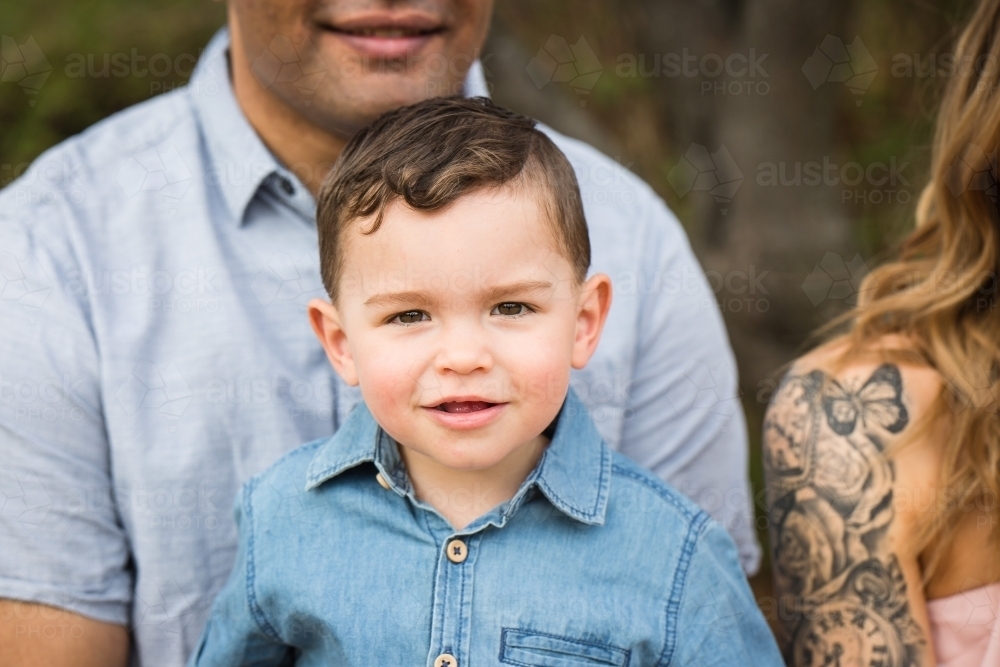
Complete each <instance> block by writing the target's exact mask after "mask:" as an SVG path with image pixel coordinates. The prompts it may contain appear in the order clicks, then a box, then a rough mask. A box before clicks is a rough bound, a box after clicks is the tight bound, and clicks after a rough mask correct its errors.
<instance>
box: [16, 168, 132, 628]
mask: <svg viewBox="0 0 1000 667" xmlns="http://www.w3.org/2000/svg"><path fill="white" fill-rule="evenodd" d="M44 167H45V165H44V164H42V166H41V167H37V169H42V168H44ZM30 173H31V172H29V174H30ZM20 183H21V181H15V183H13V184H11V185H10V186H9V187H8V188H7V189H6V190H5V191H4V192H2V193H0V211H2V213H0V462H2V464H0V544H2V545H3V558H0V597H3V598H9V599H15V600H24V601H29V602H38V603H44V604H48V605H54V606H56V607H61V608H64V609H68V610H70V611H73V612H75V613H79V614H82V615H84V616H88V617H91V618H94V619H97V620H101V621H105V622H111V623H118V624H126V623H127V622H128V618H129V609H130V603H131V589H132V573H131V570H130V567H129V548H128V540H127V537H126V534H125V530H124V529H123V527H122V522H121V520H120V518H119V515H118V511H117V509H116V504H115V495H114V492H113V484H112V474H111V461H110V455H109V447H108V439H107V434H106V430H105V424H104V418H103V413H102V409H101V405H102V397H101V388H100V368H99V350H98V346H97V343H96V341H95V336H94V332H93V330H92V326H91V322H90V317H89V312H88V305H87V301H86V294H85V293H84V290H81V289H78V288H79V286H80V284H81V281H80V274H81V272H80V268H79V266H78V263H77V260H76V257H75V255H74V253H73V250H72V241H71V234H70V233H69V232H68V231H67V227H68V225H67V220H68V217H69V216H70V215H71V212H70V211H69V206H68V205H66V203H65V202H64V201H62V200H61V198H60V193H58V192H54V191H47V190H45V189H29V188H28V187H27V186H25V187H21V186H20V185H19V184H20ZM22 195H24V196H25V197H27V198H29V203H28V204H21V203H20V199H21V196H22ZM36 197H37V198H39V199H40V201H34V202H33V203H31V201H30V200H31V199H33V198H36Z"/></svg>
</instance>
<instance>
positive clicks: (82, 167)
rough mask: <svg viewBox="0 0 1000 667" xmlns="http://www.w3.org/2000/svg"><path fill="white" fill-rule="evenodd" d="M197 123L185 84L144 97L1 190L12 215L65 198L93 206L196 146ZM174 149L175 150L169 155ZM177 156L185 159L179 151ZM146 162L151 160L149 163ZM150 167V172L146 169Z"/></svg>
mask: <svg viewBox="0 0 1000 667" xmlns="http://www.w3.org/2000/svg"><path fill="white" fill-rule="evenodd" d="M197 128H198V124H197V119H196V115H195V110H194V106H193V105H192V103H191V99H190V95H189V93H188V90H187V89H186V88H181V89H178V90H176V91H171V92H168V93H165V94H163V95H158V96H156V97H154V98H151V99H149V100H146V101H144V102H140V103H138V104H135V105H133V106H130V107H128V108H126V109H123V110H121V111H119V112H117V113H114V114H112V115H111V116H108V117H107V118H105V119H103V120H101V121H99V122H97V123H95V124H94V125H91V126H90V127H88V128H87V129H86V130H84V131H83V132H81V133H80V134H77V135H74V136H72V137H70V138H68V139H65V140H64V141H62V142H60V143H58V144H56V145H55V146H53V147H51V148H49V149H48V150H46V151H45V152H43V153H42V154H41V155H39V156H38V157H37V158H36V159H35V160H34V161H33V162H32V163H31V165H30V166H29V167H28V168H27V170H25V172H24V173H23V174H22V175H21V176H20V177H19V178H18V179H17V180H15V181H13V182H12V183H10V184H9V185H8V186H7V187H6V188H4V189H3V190H0V202H3V205H2V207H3V208H4V209H5V212H6V213H8V214H13V213H14V212H15V211H17V210H24V207H29V208H34V207H36V206H38V205H45V204H52V203H64V204H66V205H68V206H71V207H75V208H89V207H90V206H92V205H93V204H94V202H95V199H96V198H107V197H108V196H109V193H110V194H111V195H112V196H113V193H115V192H116V191H118V192H120V194H121V195H122V196H123V197H126V196H127V194H128V190H129V187H130V186H131V185H132V183H131V181H133V180H135V177H136V176H137V175H138V174H139V172H143V173H145V172H148V171H155V170H157V169H158V168H162V166H160V165H159V164H152V162H156V161H157V160H159V162H161V163H162V162H163V161H164V160H170V159H171V158H172V157H173V154H172V153H171V152H177V151H180V152H181V153H186V152H187V151H189V150H190V149H191V147H194V146H197V141H198V129H197ZM168 153H170V154H168ZM178 158H179V159H181V160H183V161H184V162H185V167H186V163H187V162H189V161H190V158H188V159H187V160H184V158H182V157H180V155H179V154H178ZM144 162H145V163H146V164H144ZM143 170H145V171H143Z"/></svg>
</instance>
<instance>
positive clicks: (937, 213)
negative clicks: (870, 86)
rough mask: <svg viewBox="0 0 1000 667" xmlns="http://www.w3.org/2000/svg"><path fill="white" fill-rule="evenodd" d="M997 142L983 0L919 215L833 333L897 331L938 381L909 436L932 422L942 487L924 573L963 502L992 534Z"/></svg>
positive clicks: (966, 39) (997, 28) (996, 54)
mask: <svg viewBox="0 0 1000 667" xmlns="http://www.w3.org/2000/svg"><path fill="white" fill-rule="evenodd" d="M998 144H1000V0H984V1H983V2H981V3H980V4H979V6H978V7H977V8H976V10H975V12H974V13H973V16H972V17H971V19H970V20H969V23H968V25H967V26H966V28H965V30H964V31H963V32H962V34H961V36H960V37H959V40H958V45H957V48H956V52H955V60H954V72H953V75H952V77H951V79H950V80H949V82H948V84H947V86H946V88H945V90H944V95H943V99H942V103H941V108H940V111H939V115H938V119H937V125H936V130H935V135H934V142H933V148H932V154H931V169H930V180H929V182H928V184H927V186H926V187H925V188H924V190H923V192H922V193H921V195H920V198H919V200H918V204H917V211H916V227H915V229H914V230H913V231H912V232H911V233H910V234H909V236H908V237H907V238H906V239H905V241H904V242H903V245H902V248H901V250H900V253H899V256H898V258H896V259H895V260H894V261H891V262H889V263H887V264H885V265H883V266H880V267H878V268H877V269H876V270H874V271H872V272H871V273H870V274H869V275H868V276H867V277H866V279H865V280H864V282H863V284H862V286H861V289H860V290H859V299H858V305H857V307H856V308H855V309H854V310H853V311H852V312H850V313H848V314H847V315H845V316H844V317H843V318H842V319H840V320H839V322H841V323H843V322H850V324H851V326H850V330H849V332H848V333H846V334H844V335H843V336H841V337H838V338H837V339H835V340H834V341H831V342H830V344H831V345H833V344H843V343H846V345H845V346H844V347H843V348H842V349H844V350H845V352H844V354H843V356H842V357H841V359H842V360H843V359H846V358H848V357H853V356H855V355H859V354H863V353H864V351H866V350H871V349H873V348H875V347H878V342H879V340H880V339H882V338H883V337H884V336H887V335H891V334H901V335H902V336H903V337H905V339H907V340H908V341H911V342H912V349H911V350H910V351H909V354H908V355H907V358H908V359H909V360H911V361H912V360H913V359H917V360H918V361H919V362H920V363H922V364H924V365H927V366H929V367H931V368H933V369H934V370H935V371H936V372H937V373H938V374H939V375H940V376H941V378H942V380H943V382H944V389H943V390H942V392H941V394H940V395H939V396H938V397H937V400H936V401H935V404H934V406H933V408H932V409H931V410H930V411H929V412H928V414H926V415H924V417H923V418H922V419H920V420H919V421H918V422H916V423H915V424H914V425H913V427H914V428H912V429H909V431H910V433H909V436H908V437H907V441H910V440H912V439H913V437H914V436H919V435H922V434H927V433H929V432H930V429H931V428H932V427H934V428H935V430H934V433H935V434H937V433H941V434H942V435H941V436H940V442H941V446H942V447H943V448H944V449H943V453H944V457H943V465H942V470H941V476H942V477H941V482H942V484H943V487H942V488H943V489H945V493H944V494H942V497H941V498H939V499H938V502H937V503H936V504H935V506H934V509H933V512H932V514H933V516H932V520H931V521H929V522H927V523H925V524H923V525H922V526H921V527H920V528H919V529H918V530H919V531H920V532H919V534H918V535H917V539H916V540H915V544H914V545H911V546H912V547H913V548H914V549H915V553H917V554H920V556H921V560H922V563H923V571H924V572H923V574H924V581H925V582H926V581H928V580H929V579H930V577H931V575H932V574H933V573H934V572H935V570H936V569H937V568H938V566H939V565H940V562H941V558H942V556H943V555H944V554H945V552H946V551H947V548H948V547H949V546H950V544H951V539H950V538H951V537H952V535H953V533H954V531H955V528H956V527H957V526H958V524H959V519H960V518H961V516H962V515H963V513H965V512H967V511H968V510H969V509H970V508H978V509H979V510H984V511H986V512H987V514H988V515H989V517H990V520H991V525H992V526H993V532H992V533H991V542H992V544H993V545H994V547H995V548H996V547H998V546H1000V531H998V530H997V526H998V523H1000V508H998V506H997V504H998V500H1000V419H998V417H1000V415H998V404H997V399H998V398H1000V377H998V376H1000V303H998V302H997V296H998V284H997V279H998V273H1000V266H998V255H1000V215H998V209H997V180H998V173H997V147H998ZM942 424H943V425H946V427H945V428H941V426H942ZM935 437H936V436H935ZM998 560H1000V559H998Z"/></svg>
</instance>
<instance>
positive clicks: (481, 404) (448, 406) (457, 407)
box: [434, 401, 496, 413]
mask: <svg viewBox="0 0 1000 667" xmlns="http://www.w3.org/2000/svg"><path fill="white" fill-rule="evenodd" d="M493 405H496V403H490V402H488V401H447V402H445V403H441V404H439V405H436V406H434V409H435V410H442V411H444V412H459V413H465V412H478V411H479V410H485V409H486V408H488V407H491V406H493Z"/></svg>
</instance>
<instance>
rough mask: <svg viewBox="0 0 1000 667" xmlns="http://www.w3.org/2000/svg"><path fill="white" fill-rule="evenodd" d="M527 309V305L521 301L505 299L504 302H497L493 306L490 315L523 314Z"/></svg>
mask: <svg viewBox="0 0 1000 667" xmlns="http://www.w3.org/2000/svg"><path fill="white" fill-rule="evenodd" d="M528 312H530V311H529V309H528V307H527V306H526V305H524V304H523V303H517V302H514V301H505V302H504V303H498V304H497V305H496V306H494V307H493V312H492V313H490V314H491V315H493V314H496V315H507V316H518V315H525V314H527V313H528Z"/></svg>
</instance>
